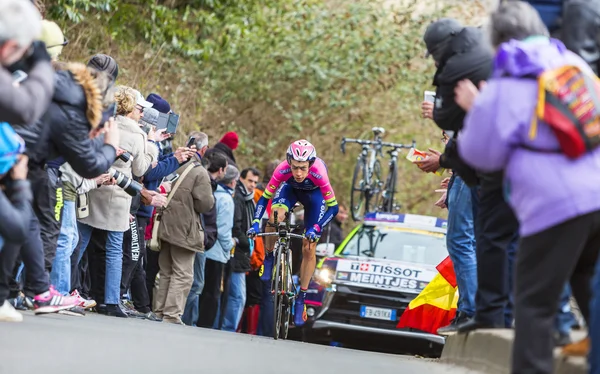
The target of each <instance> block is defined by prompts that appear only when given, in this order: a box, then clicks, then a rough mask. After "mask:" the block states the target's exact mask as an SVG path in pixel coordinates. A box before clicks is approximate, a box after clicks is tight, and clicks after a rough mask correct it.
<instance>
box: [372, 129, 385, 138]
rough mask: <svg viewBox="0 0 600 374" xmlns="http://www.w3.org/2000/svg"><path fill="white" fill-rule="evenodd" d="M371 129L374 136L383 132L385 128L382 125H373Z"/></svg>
mask: <svg viewBox="0 0 600 374" xmlns="http://www.w3.org/2000/svg"><path fill="white" fill-rule="evenodd" d="M371 130H372V131H373V135H375V136H380V135H383V134H385V129H384V128H383V127H373V128H372V129H371Z"/></svg>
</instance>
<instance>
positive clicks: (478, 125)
mask: <svg viewBox="0 0 600 374" xmlns="http://www.w3.org/2000/svg"><path fill="white" fill-rule="evenodd" d="M565 65H575V66H578V67H579V68H580V69H582V70H584V71H588V72H589V73H592V72H591V70H590V68H589V66H588V65H587V64H586V63H585V61H583V60H582V59H581V58H580V57H578V56H577V55H575V54H574V53H572V52H570V51H568V50H567V49H566V48H565V47H564V45H563V44H562V43H561V42H560V41H558V40H554V39H548V38H530V39H528V40H524V41H515V40H513V41H510V42H507V43H504V44H502V45H501V46H500V47H499V48H498V51H497V55H496V57H495V59H494V72H493V77H492V79H490V80H489V81H488V84H487V85H486V87H485V88H484V89H483V90H482V91H481V93H480V94H479V96H478V97H477V99H476V100H475V103H474V105H473V107H472V108H471V110H470V111H469V113H468V115H467V117H466V118H465V123H464V129H463V130H462V132H461V135H460V137H459V139H458V151H459V154H460V156H461V158H462V159H463V160H465V162H467V163H468V164H469V165H471V166H472V167H474V168H475V169H477V170H479V171H482V172H499V171H505V174H504V185H505V194H506V196H505V198H506V200H507V202H509V203H510V205H511V206H512V208H513V210H514V212H515V214H516V215H517V218H518V219H519V223H520V233H521V235H522V236H528V235H533V234H535V233H538V232H541V231H543V230H546V229H549V228H551V227H553V226H555V225H557V224H560V223H562V222H565V221H567V220H569V219H572V218H574V217H577V216H579V215H582V214H587V213H590V212H592V211H595V210H599V209H600V200H599V199H597V196H598V195H599V194H600V148H596V149H595V150H593V151H591V152H589V153H587V154H585V155H583V156H582V157H580V158H578V159H575V160H572V159H569V158H567V157H566V156H565V155H563V154H562V153H560V152H559V149H560V146H559V144H558V140H557V139H556V136H555V135H554V133H553V131H552V129H551V128H550V127H549V126H548V125H546V124H545V123H543V122H542V121H538V122H537V126H536V131H535V132H534V131H532V126H531V125H532V119H533V116H534V115H535V109H536V106H537V99H538V84H537V81H536V80H535V76H536V75H537V74H539V73H540V72H542V71H544V70H548V69H553V68H558V67H561V66H565ZM539 150H548V151H551V152H540V151H539Z"/></svg>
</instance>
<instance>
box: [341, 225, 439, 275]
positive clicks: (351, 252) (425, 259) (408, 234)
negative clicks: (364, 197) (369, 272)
mask: <svg viewBox="0 0 600 374" xmlns="http://www.w3.org/2000/svg"><path fill="white" fill-rule="evenodd" d="M342 255H343V256H360V257H375V258H382V259H389V260H396V261H405V262H414V263H417V264H426V265H434V266H436V265H438V264H439V263H440V262H442V260H443V259H444V258H446V256H448V251H447V249H446V235H445V234H443V233H440V232H433V231H428V230H419V229H412V228H400V227H373V226H363V227H361V228H360V229H359V230H358V232H357V233H356V234H355V235H354V236H353V237H352V238H351V239H350V241H349V242H348V244H347V245H346V247H345V248H344V251H343V253H342Z"/></svg>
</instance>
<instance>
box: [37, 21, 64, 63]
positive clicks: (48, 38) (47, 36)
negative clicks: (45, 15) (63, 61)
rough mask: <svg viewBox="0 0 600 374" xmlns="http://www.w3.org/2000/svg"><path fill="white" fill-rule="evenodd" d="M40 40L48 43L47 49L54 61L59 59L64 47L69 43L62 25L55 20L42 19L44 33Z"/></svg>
mask: <svg viewBox="0 0 600 374" xmlns="http://www.w3.org/2000/svg"><path fill="white" fill-rule="evenodd" d="M40 40H41V41H43V42H44V44H46V50H47V51H48V54H49V55H50V59H51V60H52V61H58V57H59V56H60V54H61V53H62V50H63V47H65V46H66V45H67V44H68V43H69V42H68V41H67V39H66V38H65V36H64V35H63V33H62V30H61V29H60V27H58V25H57V24H56V23H55V22H52V21H46V20H43V21H42V35H41V36H40Z"/></svg>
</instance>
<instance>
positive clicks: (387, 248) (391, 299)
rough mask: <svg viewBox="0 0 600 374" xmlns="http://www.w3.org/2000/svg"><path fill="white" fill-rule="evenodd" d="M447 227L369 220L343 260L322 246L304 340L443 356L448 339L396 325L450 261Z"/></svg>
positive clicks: (386, 217)
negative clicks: (356, 342) (374, 344)
mask: <svg viewBox="0 0 600 374" xmlns="http://www.w3.org/2000/svg"><path fill="white" fill-rule="evenodd" d="M446 226H447V222H446V220H444V219H441V218H437V217H430V216H421V215H413V214H392V213H368V214H366V215H365V218H364V222H363V223H361V224H360V225H358V226H357V227H356V228H354V230H353V231H352V232H351V233H350V234H349V235H348V236H347V238H346V239H345V240H344V242H342V244H341V245H340V246H339V247H338V248H337V249H336V250H335V253H333V251H332V248H331V247H327V245H326V244H322V245H321V246H320V248H318V250H317V255H318V257H321V256H322V257H321V258H320V260H319V264H318V266H317V271H316V272H315V276H314V277H313V281H312V282H311V286H310V288H309V290H308V295H307V298H306V306H307V314H308V321H307V322H306V324H305V326H304V328H303V337H304V340H308V341H318V340H326V341H330V342H343V341H345V340H349V339H356V338H358V339H362V340H363V342H364V339H368V338H369V337H370V338H371V339H372V340H373V341H381V340H382V339H383V340H385V339H387V340H389V341H392V342H394V343H393V344H396V343H398V342H399V340H402V341H405V342H407V343H409V344H411V345H415V344H417V343H422V344H424V346H426V347H427V348H428V349H429V348H433V349H436V348H437V349H441V347H443V344H444V338H443V337H442V336H439V335H435V334H430V333H426V332H422V331H417V330H413V329H398V328H397V327H396V326H397V324H398V321H399V319H400V317H401V316H402V313H403V312H404V311H405V309H407V308H408V304H409V303H410V302H411V301H412V300H413V299H414V298H415V297H416V296H417V295H418V294H419V293H420V292H421V291H422V290H423V289H424V288H425V286H427V285H428V284H429V282H430V281H431V280H432V279H433V277H434V276H435V275H436V274H437V270H436V265H438V264H439V263H440V262H441V261H442V260H444V259H445V258H446V257H447V256H448V251H447V249H446ZM327 252H329V253H327Z"/></svg>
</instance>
